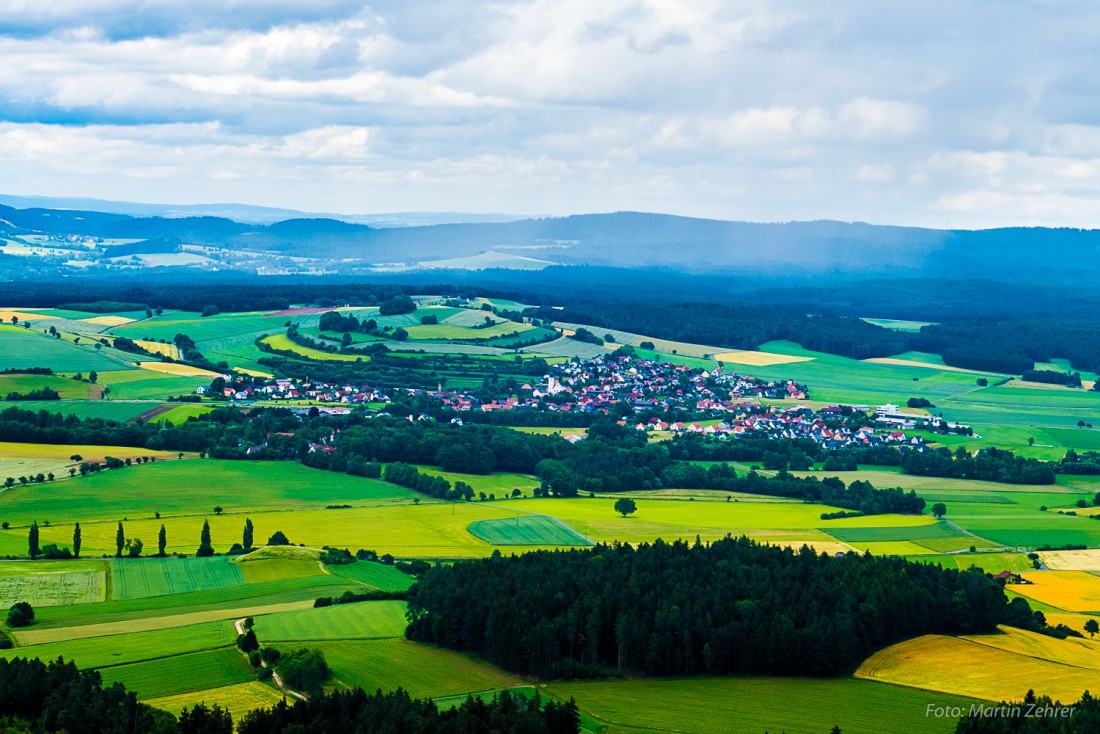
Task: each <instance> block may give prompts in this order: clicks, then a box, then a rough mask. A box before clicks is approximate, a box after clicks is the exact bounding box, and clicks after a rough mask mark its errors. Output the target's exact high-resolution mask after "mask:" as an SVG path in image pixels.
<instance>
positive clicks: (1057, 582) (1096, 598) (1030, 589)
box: [1012, 571, 1100, 612]
mask: <svg viewBox="0 0 1100 734" xmlns="http://www.w3.org/2000/svg"><path fill="white" fill-rule="evenodd" d="M1022 575H1023V577H1024V578H1025V579H1027V580H1028V581H1031V582H1032V583H1030V584H1016V585H1014V586H1013V587H1012V590H1013V591H1015V592H1016V593H1017V594H1019V595H1020V596H1026V597H1028V598H1029V599H1035V600H1037V601H1041V602H1043V603H1044V604H1049V605H1051V606H1052V607H1058V608H1059V609H1065V610H1066V611H1069V612H1100V577H1097V576H1093V575H1092V574H1090V573H1085V572H1084V571H1032V572H1030V573H1025V574H1022Z"/></svg>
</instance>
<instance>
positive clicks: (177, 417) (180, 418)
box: [152, 403, 214, 426]
mask: <svg viewBox="0 0 1100 734" xmlns="http://www.w3.org/2000/svg"><path fill="white" fill-rule="evenodd" d="M213 409H214V407H213V406H211V405H197V404H195V403H185V404H183V405H177V406H176V407H174V408H172V409H171V410H169V411H168V412H166V413H161V414H160V415H158V416H157V417H156V418H154V419H153V420H152V422H153V423H172V424H173V425H177V426H178V425H179V424H181V423H186V422H187V420H188V419H189V418H197V417H199V416H200V415H206V414H207V413H209V412H210V411H212V410H213Z"/></svg>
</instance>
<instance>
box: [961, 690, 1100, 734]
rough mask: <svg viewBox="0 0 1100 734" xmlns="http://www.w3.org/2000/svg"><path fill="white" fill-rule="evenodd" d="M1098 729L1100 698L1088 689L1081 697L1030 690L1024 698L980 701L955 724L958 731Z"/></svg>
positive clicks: (1057, 733)
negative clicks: (1053, 696) (1055, 696)
mask: <svg viewBox="0 0 1100 734" xmlns="http://www.w3.org/2000/svg"><path fill="white" fill-rule="evenodd" d="M1040 685H1042V684H1041V683H1040ZM1067 708H1068V709H1069V710H1068V711H1067ZM1098 731H1100V699H1097V698H1095V697H1094V696H1092V695H1090V694H1089V692H1088V691H1085V693H1083V694H1082V695H1081V698H1080V700H1078V701H1056V700H1053V699H1051V698H1050V696H1036V695H1035V692H1034V691H1030V690H1029V691H1028V692H1027V694H1026V695H1025V696H1024V697H1023V699H1022V700H1020V701H1002V702H1001V703H1000V704H994V703H986V704H977V705H975V706H972V707H971V708H970V709H969V710H966V711H965V714H964V716H963V718H962V719H961V720H960V721H959V723H958V726H956V727H955V734H1096V732H1098Z"/></svg>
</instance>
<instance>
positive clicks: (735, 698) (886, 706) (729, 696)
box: [545, 678, 975, 734]
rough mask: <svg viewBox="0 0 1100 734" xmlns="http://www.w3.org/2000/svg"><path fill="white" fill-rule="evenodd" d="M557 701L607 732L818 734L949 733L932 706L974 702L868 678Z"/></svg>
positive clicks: (679, 683)
mask: <svg viewBox="0 0 1100 734" xmlns="http://www.w3.org/2000/svg"><path fill="white" fill-rule="evenodd" d="M545 690H546V691H547V692H548V693H550V694H551V695H553V696H554V697H555V698H557V699H559V700H568V699H569V698H575V699H576V701H577V705H578V706H579V707H580V709H581V711H582V712H584V713H585V714H587V715H588V716H590V717H592V718H593V719H595V720H596V721H597V722H599V723H600V724H601V725H603V726H606V727H607V729H606V732H607V734H626V732H641V731H652V732H684V731H691V732H697V733H698V734H725V733H726V732H730V731H745V732H748V731H752V732H763V731H782V732H786V734H822V733H823V732H827V731H828V730H829V728H830V727H832V726H833V725H836V726H839V727H840V728H841V730H842V731H845V732H860V733H861V734H863V733H866V734H879V733H881V734H891V733H893V732H898V731H910V732H917V731H919V732H943V733H944V734H947V733H948V732H953V731H954V730H955V724H956V720H955V719H952V718H943V719H936V718H928V717H926V715H925V713H926V709H927V706H928V704H929V703H934V704H936V705H941V706H961V707H963V708H964V709H967V710H969V708H970V705H971V704H972V703H975V701H974V699H971V698H964V697H961V696H953V695H945V694H934V693H930V692H928V691H916V690H907V689H905V688H902V687H899V686H893V685H885V684H882V683H876V682H872V681H865V680H853V679H833V680H821V679H808V678H786V679H784V678H672V679H652V680H611V681H594V682H577V683H549V684H547V685H546V686H545Z"/></svg>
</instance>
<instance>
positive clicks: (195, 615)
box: [14, 600, 313, 645]
mask: <svg viewBox="0 0 1100 734" xmlns="http://www.w3.org/2000/svg"><path fill="white" fill-rule="evenodd" d="M312 607H313V601H312V600H308V601H307V600H303V601H291V602H283V603H281V604H260V605H255V606H244V607H240V606H239V607H232V608H225V609H216V610H210V611H201V612H197V611H182V610H179V613H178V614H175V613H170V614H160V615H157V616H149V617H135V618H133V619H126V620H123V621H119V622H101V623H98V624H75V625H72V626H67V627H61V626H59V627H46V628H40V627H39V626H38V625H34V626H32V627H29V628H26V629H23V630H20V631H18V632H15V633H14V634H15V638H16V640H17V641H18V642H19V644H20V645H43V644H46V643H49V642H62V641H64V640H82V639H86V638H90V637H114V636H115V635H125V634H130V633H133V632H152V631H153V630H166V629H173V628H176V627H190V626H192V625H196V624H204V623H206V622H217V621H219V620H223V619H230V620H233V619H241V618H242V617H256V616H260V615H263V614H278V613H281V612H294V611H298V610H299V609H309V608H312ZM171 611H177V610H171Z"/></svg>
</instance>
